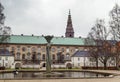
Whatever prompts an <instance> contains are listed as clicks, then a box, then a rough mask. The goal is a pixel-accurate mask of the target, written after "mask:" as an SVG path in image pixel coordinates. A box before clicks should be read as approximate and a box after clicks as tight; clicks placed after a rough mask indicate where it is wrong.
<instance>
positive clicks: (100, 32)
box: [87, 19, 111, 69]
mask: <svg viewBox="0 0 120 82" xmlns="http://www.w3.org/2000/svg"><path fill="white" fill-rule="evenodd" d="M107 36H108V32H107V30H106V27H105V22H104V20H102V19H97V20H96V23H95V25H94V26H93V28H92V29H91V31H90V33H89V34H88V38H89V39H91V40H93V41H94V42H95V46H94V47H91V48H90V49H89V51H90V55H91V57H93V58H94V59H95V61H96V67H98V61H100V62H101V63H103V65H104V69H106V67H107V61H108V59H109V58H110V56H111V55H110V51H111V50H108V49H111V47H110V45H109V44H108V41H107ZM87 43H88V44H89V43H90V42H89V41H88V42H87Z"/></svg>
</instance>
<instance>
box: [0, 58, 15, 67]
mask: <svg viewBox="0 0 120 82" xmlns="http://www.w3.org/2000/svg"><path fill="white" fill-rule="evenodd" d="M3 66H4V67H6V68H14V56H0V67H3Z"/></svg>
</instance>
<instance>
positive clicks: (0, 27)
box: [0, 3, 11, 48]
mask: <svg viewBox="0 0 120 82" xmlns="http://www.w3.org/2000/svg"><path fill="white" fill-rule="evenodd" d="M3 10H4V7H3V6H2V4H1V3H0V48H5V46H4V44H5V43H7V42H8V40H9V38H10V33H11V28H10V27H8V26H5V25H4V20H5V16H4V14H3Z"/></svg>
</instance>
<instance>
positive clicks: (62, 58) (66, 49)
mask: <svg viewBox="0 0 120 82" xmlns="http://www.w3.org/2000/svg"><path fill="white" fill-rule="evenodd" d="M46 45H47V41H46V39H45V38H44V36H34V35H31V36H30V35H29V36H28V35H23V34H21V35H11V36H10V39H9V40H8V42H7V49H8V50H9V51H10V52H11V54H12V55H14V57H15V63H14V66H15V67H16V68H19V67H22V68H41V67H45V63H46ZM85 49H87V47H86V46H85V39H84V38H74V29H73V26H72V19H71V14H70V11H69V15H68V20H67V28H66V33H65V37H53V38H52V40H51V50H50V55H51V63H52V66H53V65H54V66H55V65H64V67H67V65H68V64H69V65H70V64H71V56H72V55H73V53H75V52H76V51H77V50H85ZM54 66H53V67H54Z"/></svg>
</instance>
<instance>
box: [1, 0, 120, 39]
mask: <svg viewBox="0 0 120 82" xmlns="http://www.w3.org/2000/svg"><path fill="white" fill-rule="evenodd" d="M0 1H1V3H2V5H3V6H4V8H5V9H4V14H5V16H6V20H5V25H7V26H10V27H11V28H12V34H15V35H20V34H25V35H31V34H34V35H54V36H64V35H65V30H66V24H67V18H68V10H69V9H70V10H71V16H72V22H73V28H74V31H75V37H79V36H81V37H86V36H87V34H88V32H89V31H90V29H91V27H92V26H93V25H94V23H95V20H96V19H97V18H101V19H105V20H108V19H109V12H110V10H112V8H113V6H115V4H116V3H117V4H118V5H120V0H0Z"/></svg>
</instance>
